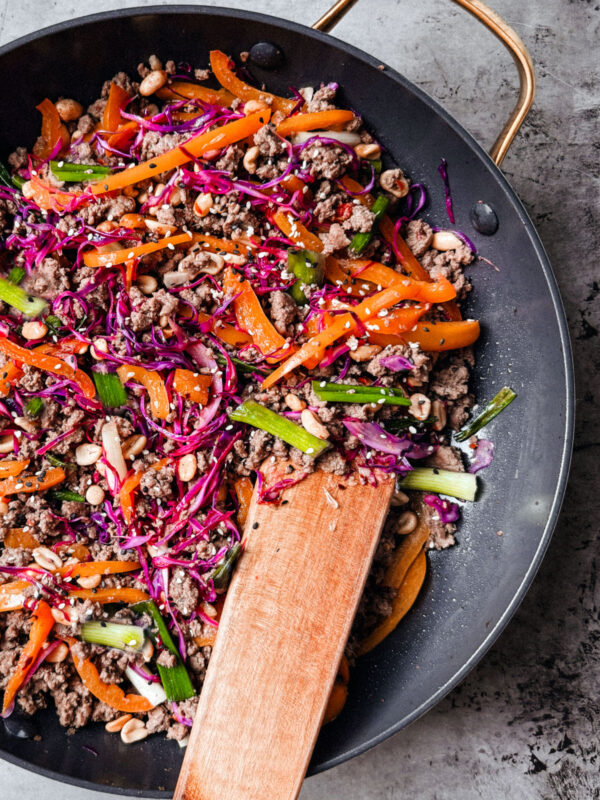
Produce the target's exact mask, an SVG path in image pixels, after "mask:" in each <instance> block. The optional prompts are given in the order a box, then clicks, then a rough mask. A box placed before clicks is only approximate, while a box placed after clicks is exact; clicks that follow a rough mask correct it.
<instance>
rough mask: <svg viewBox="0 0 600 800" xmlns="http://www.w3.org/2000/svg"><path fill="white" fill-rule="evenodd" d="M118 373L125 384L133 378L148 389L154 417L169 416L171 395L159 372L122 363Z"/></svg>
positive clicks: (164, 417) (163, 417) (162, 417)
mask: <svg viewBox="0 0 600 800" xmlns="http://www.w3.org/2000/svg"><path fill="white" fill-rule="evenodd" d="M117 375H118V376H119V378H120V379H121V381H122V382H123V383H124V384H125V383H128V382H129V381H131V380H133V381H135V382H136V383H141V384H142V386H144V387H145V388H146V389H147V391H148V395H149V397H150V410H151V412H152V416H153V417H157V418H158V419H166V418H167V417H168V416H169V411H170V408H169V395H168V392H167V387H166V386H165V382H164V381H163V379H162V378H161V377H160V375H159V374H158V372H155V371H154V370H150V369H144V367H139V366H136V365H133V364H122V365H121V366H120V367H117Z"/></svg>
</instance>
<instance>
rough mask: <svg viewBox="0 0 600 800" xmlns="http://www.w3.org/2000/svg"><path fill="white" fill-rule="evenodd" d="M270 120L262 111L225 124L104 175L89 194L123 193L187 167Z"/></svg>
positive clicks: (243, 137)
mask: <svg viewBox="0 0 600 800" xmlns="http://www.w3.org/2000/svg"><path fill="white" fill-rule="evenodd" d="M270 118H271V111H270V110H269V109H265V110H264V111H257V112H256V113H254V114H249V115H248V116H247V117H244V118H243V119H236V120H235V121H234V122H228V123H227V124H225V125H222V126H221V127H220V128H215V129H214V130H211V131H207V132H206V133H202V134H199V135H198V136H193V137H192V138H191V139H188V141H187V142H184V143H183V144H181V145H179V146H178V147H175V148H173V150H168V151H167V152H166V153H163V154H162V155H160V156H156V158H153V159H150V160H149V161H144V162H142V163H141V164H137V165H136V166H135V167H132V168H131V169H124V170H123V171H122V172H115V173H113V174H112V175H107V176H106V177H105V178H102V179H101V180H100V181H98V182H97V183H94V184H92V185H91V187H90V188H91V191H92V193H93V194H105V193H106V192H112V191H113V190H114V189H123V188H124V187H125V186H131V185H132V184H134V183H139V181H144V180H146V179H147V178H156V177H158V175H161V174H162V173H163V172H167V171H168V170H172V169H176V167H181V166H182V165H183V164H187V162H188V161H189V160H190V159H191V158H192V157H194V158H198V157H199V156H202V155H204V153H208V152H209V151H210V150H221V149H222V148H223V147H227V145H230V144H234V143H235V142H239V141H240V139H245V138H246V137H247V136H251V135H252V134H253V133H256V131H257V130H258V129H259V128H260V127H261V126H262V125H264V124H265V123H267V122H268V121H269V119H270Z"/></svg>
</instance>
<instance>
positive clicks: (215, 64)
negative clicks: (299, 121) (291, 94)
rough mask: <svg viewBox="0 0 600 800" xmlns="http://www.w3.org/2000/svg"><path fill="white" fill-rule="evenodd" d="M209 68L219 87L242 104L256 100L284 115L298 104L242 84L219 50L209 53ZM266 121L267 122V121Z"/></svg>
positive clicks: (227, 59) (289, 112)
mask: <svg viewBox="0 0 600 800" xmlns="http://www.w3.org/2000/svg"><path fill="white" fill-rule="evenodd" d="M210 68H211V69H212V71H213V73H214V76H215V78H216V79H217V80H218V81H219V83H220V84H221V86H222V87H223V88H224V89H227V90H228V91H229V92H231V94H233V95H235V96H236V97H239V98H240V100H243V101H244V102H247V101H248V100H258V101H260V102H263V103H265V104H266V105H267V106H270V107H271V108H272V109H273V110H274V111H282V112H283V113H284V114H291V113H292V111H293V110H294V108H295V107H296V106H297V104H298V101H297V100H288V99H287V98H285V97H277V95H274V94H269V92H262V91H261V90H260V89H255V88H254V87H253V86H249V85H248V84H247V83H244V81H242V80H240V79H239V78H238V77H237V75H236V74H235V73H234V72H233V71H232V70H231V69H230V68H229V58H228V57H227V56H226V55H225V53H223V52H221V50H211V51H210ZM266 121H267V122H268V120H266Z"/></svg>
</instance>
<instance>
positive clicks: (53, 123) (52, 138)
mask: <svg viewBox="0 0 600 800" xmlns="http://www.w3.org/2000/svg"><path fill="white" fill-rule="evenodd" d="M36 108H37V110H38V111H39V112H40V114H41V115H42V139H43V140H44V146H43V147H42V148H41V149H39V150H36V151H35V154H36V156H38V157H39V158H49V156H50V155H51V154H52V151H53V150H54V148H55V147H56V144H57V142H58V141H59V140H60V142H61V148H60V152H62V151H63V150H64V148H65V147H66V146H67V145H68V144H69V133H68V131H67V129H66V128H65V126H64V125H63V124H62V122H61V120H60V116H59V113H58V111H57V110H56V106H55V105H54V103H53V102H52V101H51V100H48V98H47V97H46V99H45V100H42V102H41V103H40V104H39V105H37V106H36Z"/></svg>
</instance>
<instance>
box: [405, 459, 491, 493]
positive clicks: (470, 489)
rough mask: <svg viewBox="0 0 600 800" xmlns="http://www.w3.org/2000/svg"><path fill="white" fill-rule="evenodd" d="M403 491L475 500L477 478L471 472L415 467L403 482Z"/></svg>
mask: <svg viewBox="0 0 600 800" xmlns="http://www.w3.org/2000/svg"><path fill="white" fill-rule="evenodd" d="M400 488H401V489H416V490H418V491H421V492H439V493H440V494H447V495H450V497H458V498H459V499H460V500H475V493H476V492H477V478H476V477H475V475H472V474H471V473H470V472H451V471H450V470H448V469H437V467H415V468H414V469H413V470H411V471H410V472H409V473H408V474H407V475H406V476H405V477H404V478H403V479H402V480H401V481H400Z"/></svg>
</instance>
